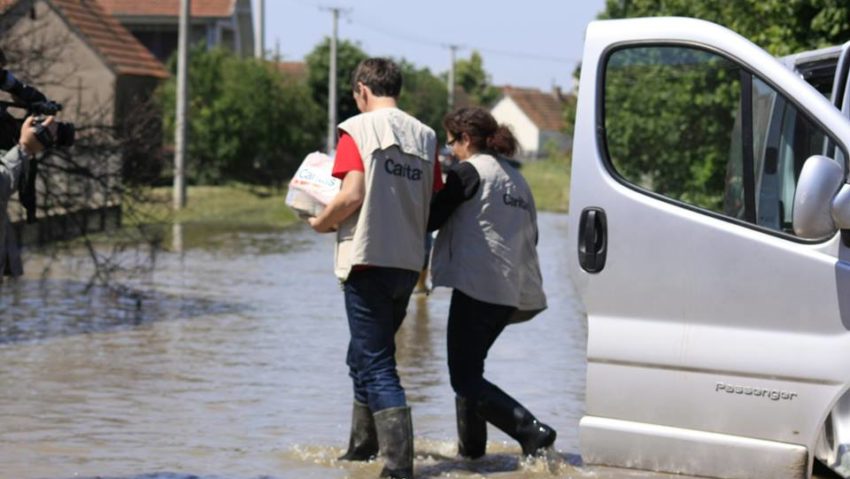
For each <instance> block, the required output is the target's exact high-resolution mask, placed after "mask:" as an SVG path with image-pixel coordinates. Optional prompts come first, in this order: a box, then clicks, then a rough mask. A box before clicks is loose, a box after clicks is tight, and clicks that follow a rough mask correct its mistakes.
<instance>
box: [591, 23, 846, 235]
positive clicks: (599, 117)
mask: <svg viewBox="0 0 850 479" xmlns="http://www.w3.org/2000/svg"><path fill="white" fill-rule="evenodd" d="M650 47H685V48H691V49H695V50H700V51H703V52H706V53H710V54H714V55H717V56H719V57H721V58H724V59H726V60H728V61H730V62H733V63H734V64H735V65H737V66H738V67H739V68H740V69H741V73H742V74H744V73H746V74H747V76H749V78H750V79H751V80H752V78H753V77H756V78H758V79H759V80H760V81H761V82H763V83H765V84H766V85H768V86H770V87H771V88H773V89H774V90H775V91H776V92H777V93H779V94H781V95H782V96H783V97H784V99H785V101H787V102H788V103H790V104H792V105H794V106H795V107H796V108H797V109H798V111H800V112H804V113H805V116H806V118H808V120H809V121H811V122H812V124H814V125H817V126H818V127H819V128H821V129H822V130H823V131H824V133H825V134H826V136H827V137H828V138H830V139H831V140H832V141H833V142H834V143H835V145H836V147H837V148H839V149H841V151H842V153H843V154H844V158H845V159H847V158H848V156H847V153H846V152H847V146H846V145H844V144H843V143H842V142H841V141H840V139H839V138H838V137H837V136H836V135H835V133H834V132H833V131H832V130H831V129H829V128H827V126H826V125H825V124H823V122H821V121H820V120H819V119H818V118H817V117H816V115H813V114H812V112H811V111H809V109H808V108H805V107H804V106H803V105H802V104H801V103H800V102H799V101H797V100H796V98H794V96H793V95H791V94H789V92H788V91H786V90H785V89H784V88H781V87H780V86H779V85H778V84H777V83H776V82H774V81H772V80H769V79H766V78H764V77H763V76H761V75H757V74H755V73H754V72H753V70H752V69H751V68H749V67H748V66H747V63H746V62H745V61H743V60H741V59H740V58H738V57H736V56H734V55H732V54H730V53H729V52H726V51H723V50H720V49H718V48H715V47H713V46H711V45H706V44H703V43H698V42H692V41H687V40H665V41H659V40H627V41H623V42H616V43H612V44H611V45H609V46H608V47H607V48H605V49H604V50H603V51H602V53H601V54H600V55H599V62H598V63H597V71H596V82H597V83H596V85H594V87H595V88H596V93H597V94H596V105H595V109H596V112H595V114H596V128H595V130H596V137H597V138H596V140H597V141H596V145H597V148H599V151H598V154H599V156H600V158H601V159H602V164H603V165H604V167H605V169H606V170H607V171H608V174H609V175H610V176H611V177H612V178H613V179H614V180H615V181H617V183H620V184H621V185H623V186H625V187H626V188H629V189H631V190H634V191H637V192H639V193H641V194H644V195H646V196H649V197H652V198H655V199H658V200H660V201H663V202H665V203H669V204H673V205H675V206H678V207H681V208H685V209H687V210H690V211H693V212H695V213H699V214H703V215H706V216H709V217H712V218H716V219H719V220H722V221H726V222H729V223H733V224H735V225H738V226H743V227H745V228H748V229H751V230H754V231H758V232H760V233H765V234H768V235H771V236H775V237H778V238H782V239H785V240H789V241H793V242H795V243H800V244H808V245H814V244H823V243H826V242H828V241H830V240H832V239H833V238H835V237H836V236H837V235H838V234H839V233H840V230H839V231H836V232H835V233H833V234H831V235H827V236H825V237H823V238H815V239H806V238H801V237H799V236H796V235H792V234H788V233H785V232H783V231H780V230H775V229H771V228H766V227H764V226H760V225H758V224H756V223H750V222H748V221H745V220H741V219H738V218H734V217H732V216H728V215H725V214H723V213H719V212H716V211H712V210H709V209H705V208H701V207H699V206H696V205H692V204H690V203H686V202H684V201H680V200H677V199H675V198H671V197H669V196H665V195H662V194H660V193H656V192H654V191H652V190H648V189H646V188H642V187H640V186H638V185H637V184H635V183H633V182H631V181H628V180H627V179H626V178H624V177H623V176H622V175H621V174H620V173H619V172H618V171H617V170H616V168H615V167H614V164H613V162H612V161H611V155H610V153H609V151H608V134H607V130H606V128H605V86H606V75H607V71H608V68H607V67H608V62H609V61H610V58H611V55H613V54H614V53H616V52H618V51H621V50H627V49H632V48H650ZM801 81H805V80H802V79H801ZM749 83H750V85H751V84H752V81H750V82H749ZM742 90H743V84H742ZM751 94H752V92H750V93H749V94H748V95H750V98H751ZM743 96H744V94H743V91H742V98H743ZM833 107H834V105H833ZM742 108H743V106H742ZM746 108H747V109H749V110H750V115H749V117H750V118H751V119H752V101H750V102H749V104H748V105H746ZM750 129H752V125H750ZM742 143H743V142H742ZM750 145H752V142H751V143H750ZM751 149H752V148H751V147H750V148H744V150H745V151H746V150H751ZM833 161H835V159H834V158H833ZM847 162H848V160H845V161H844V162H843V164H842V165H841V169H842V172H843V174H844V177H845V178H847V170H848V165H847ZM754 191H755V190H753V193H752V194H754Z"/></svg>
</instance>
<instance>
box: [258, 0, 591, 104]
mask: <svg viewBox="0 0 850 479" xmlns="http://www.w3.org/2000/svg"><path fill="white" fill-rule="evenodd" d="M255 2H256V0H255ZM265 3H266V35H265V37H266V49H267V50H272V51H273V50H275V48H276V47H275V46H276V45H279V46H280V53H281V55H282V56H283V59H284V60H287V61H299V60H302V59H303V58H304V55H306V54H307V53H309V52H310V51H311V50H312V49H313V47H315V45H316V44H318V43H319V42H320V41H321V40H322V38H324V37H325V36H329V35H330V33H331V29H332V20H331V18H332V17H331V13H330V12H329V11H323V10H322V8H323V7H324V8H327V7H339V8H343V9H346V11H347V13H345V14H344V15H343V16H342V17H341V19H340V22H339V37H340V38H342V39H346V40H349V41H353V42H355V43H359V44H360V47H361V48H362V49H363V50H364V51H366V53H368V54H370V55H375V56H392V57H395V58H399V57H403V58H405V59H407V60H408V61H410V62H412V63H414V64H416V65H417V66H420V67H428V68H430V69H431V71H432V72H434V73H441V72H445V71H447V70H448V68H449V62H450V53H449V49H448V48H447V47H446V45H449V44H456V45H459V46H461V49H460V50H458V53H457V56H458V58H468V57H469V55H470V53H471V51H472V50H478V51H479V52H480V53H481V55H482V56H483V58H484V68H485V69H486V70H487V71H488V72H489V73H490V75H491V77H492V81H493V83H494V84H496V85H506V84H510V85H513V86H520V87H535V88H540V89H544V90H549V89H551V88H552V86H553V85H559V86H561V87H562V88H564V89H565V90H566V89H568V88H571V87H572V83H573V81H572V72H573V70H574V69H575V66H576V64H577V62H578V61H579V60H580V59H581V53H582V47H583V42H584V30H585V27H586V26H587V24H588V22H590V21H592V20H593V19H594V18H595V17H596V15H597V14H598V13H599V12H600V11H602V10H603V9H604V6H605V1H604V0H583V1H568V0H524V1H521V2H502V1H499V0H428V1H419V2H414V1H410V0H393V1H391V0H359V1H356V0H330V1H325V0H265Z"/></svg>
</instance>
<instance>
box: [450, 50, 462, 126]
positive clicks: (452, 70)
mask: <svg viewBox="0 0 850 479" xmlns="http://www.w3.org/2000/svg"><path fill="white" fill-rule="evenodd" d="M448 47H449V50H450V51H451V54H452V63H451V65H450V66H449V82H448V83H449V110H452V109H453V108H454V106H455V56H456V55H457V49H458V48H460V46H459V45H449V46H448Z"/></svg>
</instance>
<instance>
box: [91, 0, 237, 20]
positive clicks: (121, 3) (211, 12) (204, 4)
mask: <svg viewBox="0 0 850 479" xmlns="http://www.w3.org/2000/svg"><path fill="white" fill-rule="evenodd" d="M97 1H98V2H100V4H101V5H103V8H104V9H105V10H106V11H107V12H109V13H111V14H112V15H116V16H120V17H135V16H138V17H176V16H178V15H179V14H180V0H97ZM235 6H236V0H192V16H193V17H213V18H227V17H232V16H233V11H234V8H235Z"/></svg>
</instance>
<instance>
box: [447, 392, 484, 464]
mask: <svg viewBox="0 0 850 479" xmlns="http://www.w3.org/2000/svg"><path fill="white" fill-rule="evenodd" d="M455 412H456V413H457V453H458V454H460V455H461V456H463V457H466V458H469V459H478V458H479V457H481V456H483V455H484V453H485V451H486V450H487V421H485V420H484V418H483V417H481V415H480V414H478V408H477V407H476V405H475V404H473V403H472V402H471V401H470V400H468V399H466V398H464V397H461V396H456V397H455Z"/></svg>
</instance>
